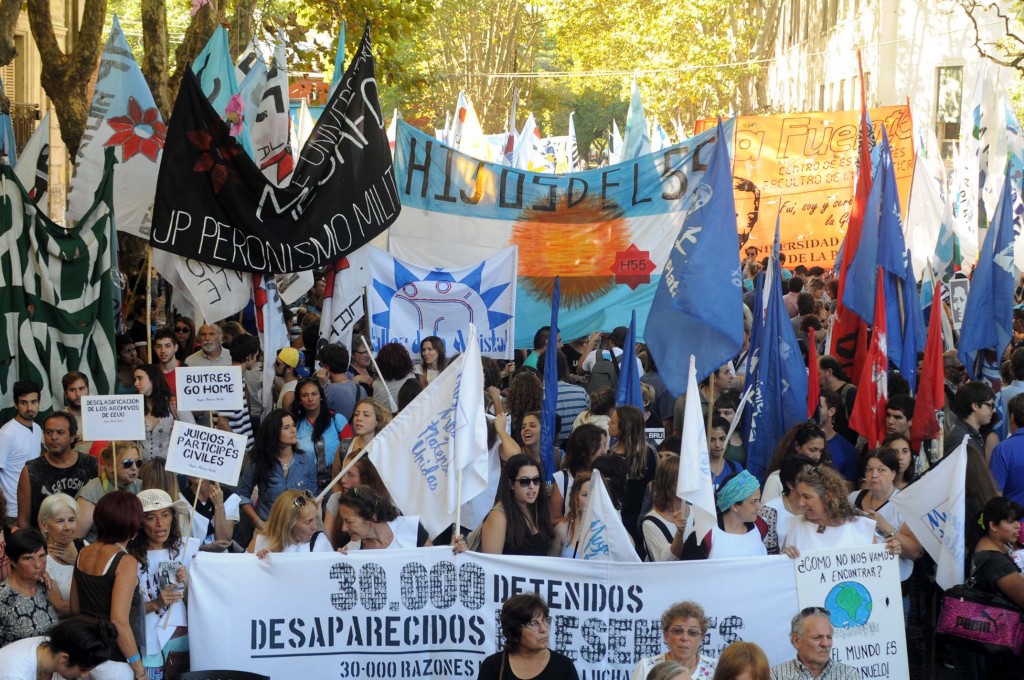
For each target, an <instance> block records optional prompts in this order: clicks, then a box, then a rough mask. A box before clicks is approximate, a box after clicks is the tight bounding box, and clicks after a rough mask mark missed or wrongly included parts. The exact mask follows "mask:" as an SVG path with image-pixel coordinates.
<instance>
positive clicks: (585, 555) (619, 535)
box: [569, 470, 640, 562]
mask: <svg viewBox="0 0 1024 680" xmlns="http://www.w3.org/2000/svg"><path fill="white" fill-rule="evenodd" d="M579 533H580V534H581V537H580V539H579V546H578V547H579V549H578V551H577V552H576V553H575V555H576V557H577V559H581V560H604V561H606V562H639V561H640V557H639V555H637V554H636V549H635V548H634V547H633V539H631V538H630V537H629V532H628V531H626V527H625V526H623V524H622V517H621V516H619V511H618V510H616V509H615V505H614V504H612V499H611V496H609V495H608V489H607V488H605V485H604V480H603V479H601V473H600V471H598V470H593V471H592V472H591V477H590V496H589V497H588V498H587V505H586V507H585V508H584V510H583V519H582V520H581V521H580V532H579ZM574 539H575V537H570V539H569V540H574Z"/></svg>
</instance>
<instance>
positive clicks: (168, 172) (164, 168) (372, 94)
mask: <svg viewBox="0 0 1024 680" xmlns="http://www.w3.org/2000/svg"><path fill="white" fill-rule="evenodd" d="M250 113H251V115H255V112H244V111H243V115H249V114H250ZM385 130H386V121H385V120H384V117H383V116H382V115H381V111H380V104H379V102H378V101H377V81H376V80H375V79H374V67H373V55H372V54H371V52H370V30H369V25H367V29H366V31H365V32H364V34H363V39H362V41H361V42H360V44H359V50H358V51H357V52H356V54H355V56H354V57H353V58H352V62H351V63H350V64H349V67H348V69H347V70H346V71H345V76H344V78H343V79H342V81H341V83H340V84H339V86H338V88H337V89H336V90H335V92H334V96H332V97H331V99H330V101H328V103H327V106H326V108H325V109H324V111H323V113H322V114H321V115H320V120H319V121H317V123H316V126H315V127H314V128H313V132H312V134H311V135H310V137H309V139H308V140H307V141H306V144H305V146H304V147H303V149H302V153H301V154H300V155H299V160H298V163H297V164H296V167H295V172H294V174H293V175H292V180H291V183H290V184H289V185H288V186H287V187H286V188H282V189H278V188H277V187H275V186H274V185H273V184H272V183H271V182H269V181H268V180H267V179H266V177H265V176H264V175H263V173H262V172H261V171H260V168H259V166H257V165H256V164H255V163H254V162H253V160H252V159H251V158H249V156H248V155H247V154H246V153H245V151H244V150H243V149H242V147H241V145H240V144H239V143H238V142H237V141H236V140H235V139H234V138H233V137H232V136H231V135H230V132H229V128H228V124H227V123H225V122H224V121H223V120H221V118H220V116H219V115H218V114H217V112H216V111H214V109H213V107H212V106H211V105H210V102H209V101H208V100H207V98H206V97H205V96H204V95H203V92H202V90H201V89H200V87H199V82H198V80H197V79H196V77H195V75H194V74H193V73H192V71H191V70H188V71H187V72H186V74H185V77H184V79H183V80H182V83H181V90H180V91H179V93H178V99H177V101H176V102H175V104H174V111H173V113H172V115H171V120H170V125H169V126H168V130H167V140H166V143H165V145H164V155H163V162H162V164H161V166H160V177H159V180H158V181H157V188H156V202H155V205H154V213H153V230H152V232H151V234H150V243H151V244H152V245H153V247H154V248H160V249H162V250H167V251H169V252H172V253H175V254H177V255H182V256H184V257H188V258H192V259H194V260H199V261H200V262H205V263H208V264H213V265H217V266H220V267H225V268H227V269H236V270H240V271H250V272H260V273H265V274H277V273H282V272H297V271H305V270H308V269H318V268H320V267H325V266H327V265H328V264H330V263H332V262H335V261H337V260H338V259H340V258H341V257H343V256H344V255H346V254H348V253H350V252H352V251H354V250H356V249H357V248H359V247H360V246H362V245H363V244H365V243H367V242H368V241H370V240H371V239H373V238H374V237H375V236H377V235H378V234H380V233H381V232H383V231H384V230H385V229H387V228H388V227H389V226H390V225H391V224H392V223H393V222H394V221H395V218H396V217H398V212H399V210H400V209H401V205H400V204H399V201H398V192H397V190H396V187H395V178H394V174H393V172H392V169H391V149H390V146H389V145H388V139H387V134H386V131H385Z"/></svg>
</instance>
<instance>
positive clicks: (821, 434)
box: [761, 420, 832, 503]
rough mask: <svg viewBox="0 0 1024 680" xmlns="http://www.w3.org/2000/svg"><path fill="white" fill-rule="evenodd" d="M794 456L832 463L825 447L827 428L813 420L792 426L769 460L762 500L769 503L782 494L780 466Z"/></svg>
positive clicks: (826, 463) (827, 463)
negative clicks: (824, 428)
mask: <svg viewBox="0 0 1024 680" xmlns="http://www.w3.org/2000/svg"><path fill="white" fill-rule="evenodd" d="M793 456H803V457H805V458H810V459H811V460H813V461H814V462H815V463H821V464H825V465H831V464H832V459H831V458H829V456H828V451H827V450H826V448H825V430H823V429H822V428H821V426H820V425H818V423H816V422H815V421H813V420H808V421H807V422H806V423H801V424H799V425H795V426H793V427H791V428H790V429H789V430H788V431H787V432H786V434H784V435H783V436H782V439H781V440H779V444H778V446H776V447H775V454H774V455H772V459H771V460H770V461H769V462H768V468H767V469H766V470H765V473H766V474H767V475H768V478H767V479H765V482H764V490H763V491H762V493H761V502H762V503H767V502H768V501H771V500H774V499H776V498H778V497H779V496H781V495H782V491H783V486H782V480H780V479H779V468H780V467H782V461H784V460H786V459H788V458H792V457H793Z"/></svg>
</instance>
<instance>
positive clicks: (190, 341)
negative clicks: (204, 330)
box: [171, 316, 199, 361]
mask: <svg viewBox="0 0 1024 680" xmlns="http://www.w3.org/2000/svg"><path fill="white" fill-rule="evenodd" d="M171 328H173V329H174V337H175V339H177V341H178V351H177V352H175V356H176V357H177V358H178V361H185V359H188V358H189V357H190V356H191V355H192V354H193V353H195V351H196V350H197V349H199V346H198V344H197V343H196V322H195V321H193V320H192V319H190V318H188V317H187V316H179V317H178V320H177V321H175V322H174V325H173V326H172V327H171Z"/></svg>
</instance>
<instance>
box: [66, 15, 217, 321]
mask: <svg viewBox="0 0 1024 680" xmlns="http://www.w3.org/2000/svg"><path fill="white" fill-rule="evenodd" d="M166 134H167V127H166V126H165V125H164V122H163V120H162V118H161V117H160V111H159V109H157V108H156V103H155V102H154V101H153V94H152V93H151V92H150V91H149V86H148V85H147V84H146V79H145V78H143V77H142V71H141V70H140V69H139V65H138V63H137V62H136V61H135V57H134V56H132V51H131V48H130V47H128V42H127V41H126V40H125V37H124V33H123V32H122V31H121V25H120V24H119V23H118V21H117V17H116V16H115V17H114V20H113V23H112V24H111V27H110V37H109V38H107V44H106V46H105V47H104V48H103V55H102V58H101V59H100V67H99V75H98V77H97V79H96V89H95V93H94V94H93V98H92V105H91V106H90V108H89V119H88V120H87V121H86V123H85V133H84V134H83V135H82V143H81V144H80V145H79V147H78V155H77V156H76V157H75V172H74V175H73V176H72V178H71V189H70V193H69V195H68V211H67V214H66V218H67V219H68V220H80V219H82V217H84V216H85V213H86V211H87V210H89V208H90V207H91V206H92V204H93V200H94V198H95V197H94V194H95V193H96V187H98V186H99V184H100V179H101V178H102V176H103V163H104V160H103V158H104V152H105V151H106V148H107V147H114V149H115V150H116V154H117V161H118V163H117V165H116V166H114V214H115V215H117V230H118V231H125V232H128V233H130V234H135V235H136V236H139V237H141V238H144V239H147V240H148V239H149V230H150V223H151V221H152V218H153V197H154V195H155V194H156V176H157V171H158V169H159V166H160V156H161V154H162V153H163V148H164V137H165V136H166ZM219 318H220V317H218V319H219Z"/></svg>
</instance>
